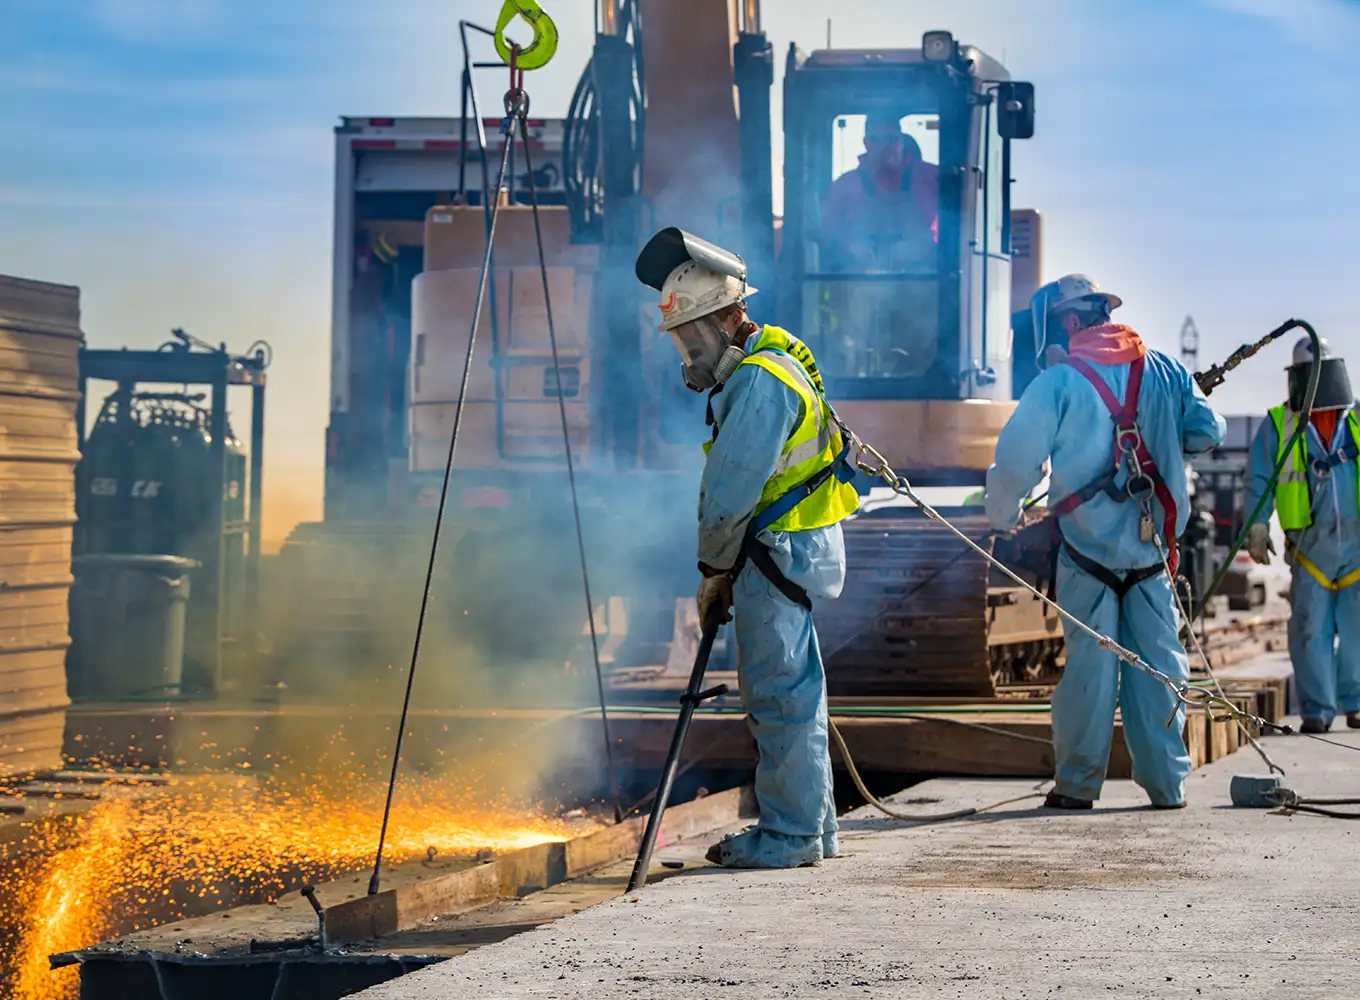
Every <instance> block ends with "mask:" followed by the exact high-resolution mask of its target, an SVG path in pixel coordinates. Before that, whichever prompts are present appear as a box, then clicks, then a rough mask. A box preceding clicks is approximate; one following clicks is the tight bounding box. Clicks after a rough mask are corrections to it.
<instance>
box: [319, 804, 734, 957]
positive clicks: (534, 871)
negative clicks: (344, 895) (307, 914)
mask: <svg viewBox="0 0 1360 1000" xmlns="http://www.w3.org/2000/svg"><path fill="white" fill-rule="evenodd" d="M753 802H754V799H753V796H752V794H751V790H750V789H749V788H734V789H731V790H730V791H726V792H720V793H718V794H716V795H708V796H704V797H703V798H701V799H696V800H695V801H693V802H686V803H682V804H681V805H677V806H672V807H671V808H669V809H667V810H666V812H665V814H664V816H663V820H662V830H661V832H662V835H663V837H664V838H665V840H666V841H668V842H672V841H674V840H677V839H681V838H683V837H685V836H694V835H695V834H698V833H703V832H706V831H709V830H718V829H721V828H723V827H725V826H730V825H732V824H733V823H736V822H737V821H738V820H740V819H742V818H743V817H749V816H750V815H752V814H753V811H752V806H753ZM645 825H646V817H643V816H637V817H634V818H632V819H629V820H626V821H624V822H623V823H620V824H618V825H617V826H614V827H610V828H608V829H606V830H603V831H599V832H597V833H593V834H588V835H587V836H585V837H580V838H577V839H576V840H574V841H567V842H565V843H562V842H559V843H550V844H539V845H537V846H535V847H528V848H525V849H523V850H519V851H511V852H509V853H507V854H502V855H500V856H499V857H497V858H495V859H494V860H492V861H490V862H488V863H486V864H480V865H476V866H473V867H471V868H464V869H462V870H460V871H455V872H450V873H448V874H447V875H439V876H436V877H434V878H428V879H422V880H419V881H416V882H412V883H408V884H405V885H399V886H397V887H396V888H391V889H387V890H385V891H382V892H379V893H376V894H375V895H372V896H360V897H358V898H356V899H348V900H345V901H344V902H342V903H337V904H335V905H334V906H328V907H326V908H325V921H326V938H327V941H328V942H330V943H333V944H344V943H354V942H357V941H365V940H370V939H372V938H375V937H381V936H383V935H385V934H395V933H396V932H397V931H402V930H407V929H409V928H411V927H414V926H415V925H416V924H418V923H420V922H421V921H424V920H428V919H429V918H430V917H434V916H449V915H453V914H457V913H465V912H467V911H468V910H472V909H476V908H478V907H480V906H485V905H486V904H487V903H490V902H491V901H492V900H495V899H498V898H506V897H508V898H511V899H514V898H518V897H520V896H524V895H528V894H529V893H533V892H537V891H540V890H542V889H546V888H548V887H549V886H552V885H558V884H559V883H561V882H565V881H566V880H567V879H569V878H575V877H578V876H579V875H582V874H584V873H586V872H588V871H590V870H592V869H594V868H598V867H600V866H601V865H605V864H609V863H611V862H613V861H617V860H618V859H619V858H622V857H626V856H628V855H629V854H630V853H632V852H634V851H636V850H637V848H638V844H639V842H640V840H641V837H642V833H643V829H644V827H645ZM658 842H659V843H660V842H661V841H660V840H659V841H658ZM328 888H329V887H327V886H319V887H318V889H317V891H318V894H319V895H320V896H322V897H324V896H325V895H326V893H327V890H328Z"/></svg>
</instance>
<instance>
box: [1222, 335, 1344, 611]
mask: <svg viewBox="0 0 1360 1000" xmlns="http://www.w3.org/2000/svg"><path fill="white" fill-rule="evenodd" d="M1294 329H1302V330H1303V331H1304V333H1306V334H1308V339H1309V340H1311V341H1312V343H1313V358H1314V361H1321V360H1322V339H1321V338H1320V337H1319V336H1318V333H1317V331H1316V330H1314V329H1313V327H1312V325H1311V324H1310V323H1308V322H1306V321H1304V320H1301V319H1291V320H1288V321H1287V322H1285V323H1284V324H1282V325H1281V326H1279V327H1277V328H1276V329H1274V330H1272V331H1271V332H1270V333H1268V334H1267V335H1266V336H1265V337H1264V338H1262V339H1261V340H1260V341H1259V342H1258V343H1257V344H1254V345H1252V346H1251V347H1250V348H1247V347H1243V348H1239V351H1238V352H1237V353H1235V354H1234V357H1236V356H1237V354H1238V353H1240V354H1244V355H1246V356H1250V354H1254V353H1256V351H1259V350H1260V349H1261V348H1262V347H1265V346H1266V345H1267V344H1269V343H1271V342H1272V341H1275V340H1278V339H1279V338H1280V337H1282V336H1284V335H1285V334H1286V333H1288V332H1289V331H1290V330H1294ZM1235 367H1236V365H1235V364H1233V363H1231V361H1230V362H1229V365H1228V368H1230V369H1231V368H1235ZM1321 375H1322V365H1320V364H1314V365H1313V368H1312V371H1310V372H1309V373H1308V390H1307V391H1306V392H1305V393H1304V395H1303V410H1302V411H1301V412H1300V414H1299V420H1298V424H1297V426H1296V427H1295V428H1294V434H1293V436H1291V437H1290V439H1289V444H1288V445H1286V446H1285V447H1284V448H1283V449H1282V450H1281V451H1280V459H1279V461H1278V462H1276V463H1275V471H1274V472H1272V473H1271V474H1270V480H1269V481H1268V482H1267V483H1266V488H1265V489H1264V490H1262V491H1261V498H1260V499H1259V500H1257V501H1256V509H1255V510H1253V511H1252V512H1251V516H1250V517H1248V518H1247V519H1246V521H1245V522H1244V523H1243V525H1242V532H1241V534H1239V535H1238V536H1237V540H1236V541H1235V542H1233V544H1232V548H1230V549H1229V550H1228V555H1227V557H1226V558H1225V559H1224V560H1223V565H1222V566H1221V567H1219V570H1218V574H1217V575H1216V576H1215V577H1214V582H1213V583H1212V584H1210V585H1209V589H1208V590H1206V591H1205V592H1204V595H1203V596H1202V597H1201V598H1200V606H1199V608H1198V611H1199V614H1198V615H1197V617H1199V618H1201V619H1203V616H1204V611H1205V609H1206V608H1207V607H1208V606H1209V601H1210V600H1211V599H1212V598H1213V596H1214V594H1215V593H1216V592H1217V591H1218V588H1219V587H1220V586H1222V584H1223V581H1224V580H1225V579H1226V578H1227V576H1228V571H1229V570H1230V569H1231V568H1232V564H1233V559H1234V558H1236V556H1237V553H1238V552H1240V551H1242V546H1243V545H1245V544H1246V543H1247V538H1248V537H1249V536H1250V535H1251V526H1252V525H1253V524H1255V523H1256V519H1257V518H1258V517H1260V516H1261V511H1262V510H1263V509H1264V508H1265V505H1266V501H1267V500H1268V499H1269V498H1270V497H1272V496H1274V494H1275V485H1276V483H1278V482H1279V480H1280V474H1281V473H1282V472H1283V471H1284V464H1285V462H1288V461H1289V460H1290V458H1291V457H1292V456H1293V453H1294V448H1295V446H1296V445H1297V444H1298V443H1299V441H1300V440H1302V439H1303V436H1304V434H1305V433H1307V430H1308V424H1309V422H1310V421H1311V420H1312V417H1313V402H1314V401H1315V400H1316V399H1317V390H1318V379H1319V378H1320V376H1321Z"/></svg>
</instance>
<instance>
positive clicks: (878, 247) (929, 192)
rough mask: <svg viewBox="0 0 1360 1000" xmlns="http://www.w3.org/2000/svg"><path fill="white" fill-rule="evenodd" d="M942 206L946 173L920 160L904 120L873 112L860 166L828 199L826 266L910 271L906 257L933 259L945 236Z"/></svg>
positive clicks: (848, 173)
mask: <svg viewBox="0 0 1360 1000" xmlns="http://www.w3.org/2000/svg"><path fill="white" fill-rule="evenodd" d="M939 200H940V179H939V168H938V167H937V166H935V165H934V164H933V163H926V162H924V161H923V160H922V159H921V147H920V146H919V145H918V144H917V142H916V140H915V139H913V138H912V137H911V136H909V135H907V134H906V133H905V132H903V131H902V126H901V124H900V117H899V116H898V115H896V114H891V113H883V112H876V113H873V114H870V115H869V116H868V118H867V120H866V121H865V125H864V153H863V154H861V156H860V158H859V165H858V166H856V167H855V168H854V169H853V170H848V171H846V172H845V173H843V174H842V175H841V176H840V177H837V178H836V180H835V181H833V182H832V184H831V187H830V188H829V189H828V190H827V192H826V197H825V198H824V199H823V200H822V225H821V240H820V244H821V252H822V254H823V266H824V267H826V268H827V269H828V270H834V271H847V270H850V271H854V270H874V269H885V268H894V267H895V266H905V265H906V264H907V263H909V261H908V260H907V259H904V256H903V255H906V256H908V257H913V258H928V257H929V256H930V255H933V253H934V249H935V244H936V242H937V241H938V238H939V237H938V233H939V220H938V216H939ZM895 254H896V256H897V257H898V259H897V260H894V259H893V258H894V255H895ZM921 262H923V260H917V261H916V263H921Z"/></svg>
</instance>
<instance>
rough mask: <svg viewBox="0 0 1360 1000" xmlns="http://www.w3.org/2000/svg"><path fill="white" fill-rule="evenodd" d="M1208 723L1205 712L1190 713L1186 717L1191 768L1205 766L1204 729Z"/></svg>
mask: <svg viewBox="0 0 1360 1000" xmlns="http://www.w3.org/2000/svg"><path fill="white" fill-rule="evenodd" d="M1206 721H1207V720H1206V719H1205V717H1204V713H1203V712H1190V713H1188V714H1187V715H1186V717H1185V748H1186V750H1187V751H1189V753H1190V766H1191V768H1195V769H1198V768H1201V767H1203V766H1204V764H1205V759H1204V749H1205V739H1204V729H1205V722H1206Z"/></svg>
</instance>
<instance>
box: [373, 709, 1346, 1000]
mask: <svg viewBox="0 0 1360 1000" xmlns="http://www.w3.org/2000/svg"><path fill="white" fill-rule="evenodd" d="M1330 738H1332V739H1335V740H1337V741H1338V742H1341V743H1344V744H1346V745H1347V746H1349V747H1353V748H1355V749H1354V750H1349V749H1344V748H1340V747H1333V746H1328V745H1325V744H1322V743H1318V742H1315V741H1312V740H1307V739H1304V738H1302V737H1275V738H1270V739H1268V740H1266V742H1265V745H1266V747H1267V749H1268V751H1269V752H1270V753H1271V754H1272V756H1273V757H1274V758H1275V760H1276V761H1277V762H1278V763H1279V764H1280V765H1282V766H1283V767H1284V768H1285V769H1286V770H1287V771H1288V777H1287V778H1286V784H1288V785H1289V786H1290V787H1292V788H1294V789H1295V790H1296V791H1298V792H1300V793H1301V794H1303V795H1313V796H1326V797H1336V796H1350V797H1360V752H1357V751H1360V732H1358V731H1350V730H1347V729H1345V728H1344V721H1343V723H1342V725H1341V727H1340V728H1335V727H1334V730H1333V733H1332V735H1331V737H1330ZM1264 770H1265V768H1264V765H1263V764H1262V763H1261V761H1260V759H1259V758H1258V757H1257V756H1256V754H1255V753H1253V752H1252V751H1251V750H1250V749H1247V748H1243V750H1242V751H1241V752H1239V753H1236V754H1233V755H1231V756H1230V757H1227V758H1226V759H1224V760H1221V761H1218V762H1216V763H1213V764H1210V765H1208V766H1206V767H1204V768H1202V769H1200V770H1198V771H1196V772H1195V773H1194V774H1192V775H1191V777H1190V781H1189V794H1190V799H1191V804H1190V806H1189V807H1188V808H1187V809H1186V810H1184V811H1180V812H1157V811H1153V810H1150V809H1148V808H1146V801H1145V799H1143V797H1142V795H1141V793H1140V792H1139V790H1138V789H1137V788H1136V787H1135V786H1134V785H1133V784H1132V783H1131V782H1126V781H1120V782H1111V783H1109V784H1107V785H1106V789H1105V796H1104V798H1103V799H1102V800H1101V802H1100V803H1098V807H1097V809H1096V810H1095V811H1094V812H1091V813H1085V814H1081V813H1077V814H1059V813H1054V812H1051V811H1047V810H1037V809H1031V808H1027V807H1025V806H1023V805H1022V806H1019V807H1008V808H1006V809H1005V810H1002V811H998V812H995V813H990V814H986V815H984V816H982V817H979V818H976V819H972V820H967V821H963V822H956V823H952V824H945V825H939V826H930V827H918V828H904V827H902V826H901V825H900V824H894V823H893V822H892V821H888V820H884V819H881V818H878V816H877V814H874V813H871V812H869V811H867V810H861V811H859V812H856V813H853V814H851V815H850V816H849V817H846V818H844V819H843V821H842V827H843V830H844V833H843V834H842V837H843V847H844V849H845V850H846V852H847V853H846V856H845V857H842V858H839V859H835V860H832V861H828V862H826V863H825V864H824V865H823V866H822V867H820V868H816V869H802V870H798V871H788V872H728V871H722V870H719V869H714V868H708V867H701V868H697V869H694V870H690V871H686V872H684V873H680V874H677V875H675V876H674V877H671V878H668V879H666V880H664V881H662V882H660V883H658V884H655V885H652V886H649V887H648V888H647V889H646V890H644V891H643V892H642V893H640V894H638V895H637V896H636V897H631V898H629V897H623V898H618V897H616V898H613V899H610V900H609V901H607V902H603V903H601V904H600V905H597V906H593V907H590V908H588V909H585V910H582V911H581V912H578V913H575V914H574V915H571V916H567V917H564V918H563V919H561V920H558V921H556V922H554V923H550V924H546V925H544V926H542V927H539V928H538V929H536V930H532V931H527V932H526V933H523V934H519V935H516V936H514V937H511V938H509V939H508V940H504V941H501V942H500V943H497V944H490V945H487V946H485V947H481V948H477V949H476V950H474V951H471V952H469V953H467V954H465V955H461V956H459V957H457V958H454V959H451V960H450V961H447V962H444V963H441V964H439V965H434V966H431V967H429V968H427V969H425V970H422V971H420V972H416V973H413V974H411V975H409V976H405V977H402V978H400V979H397V980H393V981H391V982H389V983H386V984H384V985H382V986H378V987H374V988H372V989H369V990H367V991H365V992H363V993H361V994H358V995H359V996H362V997H364V998H365V1000H443V998H455V997H470V996H478V997H484V998H487V1000H491V998H497V1000H499V998H513V997H535V998H553V997H556V998H562V1000H566V998H576V997H590V998H592V1000H608V998H614V997H630V998H632V997H648V998H653V997H655V998H678V997H685V998H690V997H693V998H701V997H724V996H736V995H740V996H741V997H743V998H744V1000H748V998H760V997H802V996H823V995H828V994H830V995H835V996H867V997H894V998H896V997H902V998H908V997H910V998H916V997H931V998H935V997H961V998H989V1000H990V998H1006V1000H1021V998H1029V997H1039V996H1058V997H1064V996H1065V997H1071V998H1090V997H1099V996H1119V997H1141V998H1158V1000H1169V998H1180V997H1215V998H1222V997H1233V998H1237V997H1240V998H1253V1000H1257V998H1268V997H1289V998H1290V1000H1304V998H1312V997H1318V998H1321V997H1328V998H1336V997H1343V996H1354V995H1356V993H1357V984H1358V983H1360V905H1357V904H1358V903H1360V823H1351V822H1345V821H1342V820H1336V819H1328V818H1323V817H1316V816H1308V815H1303V814H1299V815H1295V816H1292V817H1284V816H1280V815H1274V814H1270V813H1267V812H1265V811H1256V810H1242V809H1234V808H1232V807H1231V806H1230V804H1229V798H1228V779H1229V776H1230V775H1231V774H1233V773H1239V772H1245V773H1263V772H1264ZM1029 785H1030V783H1028V782H1018V781H998V780H966V781H948V780H937V781H931V782H928V783H926V784H923V785H918V786H916V787H915V788H912V789H911V790H910V791H909V792H908V793H906V796H904V798H906V797H911V798H917V797H921V796H931V797H938V798H940V799H942V800H943V801H942V802H941V803H939V804H934V805H922V806H919V807H913V808H920V809H921V810H922V811H939V810H945V809H953V808H957V807H958V806H960V805H963V804H976V803H983V802H988V801H994V800H997V799H1000V798H1005V797H1007V796H1009V795H1014V794H1017V793H1018V792H1021V791H1024V790H1025V789H1026V788H1027V787H1029Z"/></svg>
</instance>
